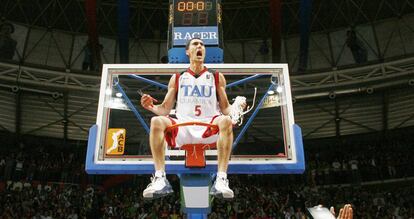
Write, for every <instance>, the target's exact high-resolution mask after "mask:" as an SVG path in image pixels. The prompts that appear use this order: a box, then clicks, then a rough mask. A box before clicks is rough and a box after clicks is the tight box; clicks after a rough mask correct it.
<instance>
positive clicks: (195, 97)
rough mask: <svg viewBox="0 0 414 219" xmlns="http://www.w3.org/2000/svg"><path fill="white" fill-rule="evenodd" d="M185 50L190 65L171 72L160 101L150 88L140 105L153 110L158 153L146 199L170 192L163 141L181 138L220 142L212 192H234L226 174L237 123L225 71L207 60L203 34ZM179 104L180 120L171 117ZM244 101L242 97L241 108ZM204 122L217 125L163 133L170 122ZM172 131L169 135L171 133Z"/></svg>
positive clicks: (177, 143)
mask: <svg viewBox="0 0 414 219" xmlns="http://www.w3.org/2000/svg"><path fill="white" fill-rule="evenodd" d="M185 52H186V55H187V56H188V58H189V60H190V67H189V68H188V69H187V70H186V71H185V72H183V73H181V74H176V75H173V76H172V77H171V79H170V81H169V83H168V92H167V94H166V96H165V98H164V101H163V102H162V103H161V104H158V105H154V103H156V102H157V101H156V100H155V99H154V98H152V97H151V96H150V95H148V94H144V95H142V97H141V105H142V106H143V107H144V108H145V109H147V110H149V111H151V112H153V113H155V114H156V115H158V116H154V117H152V119H151V128H150V137H149V138H150V139H149V143H150V147H151V153H152V157H153V159H154V167H155V176H154V177H153V178H152V179H151V180H152V181H151V183H150V184H149V185H148V187H147V188H146V189H145V190H144V192H143V196H144V198H147V199H152V198H158V197H162V196H165V195H168V194H170V193H172V192H173V191H172V188H171V185H170V184H169V182H168V180H167V179H166V177H165V154H164V150H165V149H164V145H165V141H167V142H168V143H169V144H170V145H172V146H175V147H180V146H182V145H183V144H199V143H205V144H209V143H214V142H217V151H218V156H217V159H218V168H217V169H218V172H217V177H216V180H215V183H214V185H213V187H212V188H211V190H210V194H211V195H214V196H216V197H221V198H226V199H227V198H229V199H231V198H233V197H234V194H233V191H232V190H231V189H230V188H229V182H228V180H227V166H228V163H229V158H230V153H231V146H232V144H233V129H232V128H233V124H232V120H231V118H230V117H229V116H228V115H229V113H230V110H231V105H230V104H229V101H228V99H227V94H226V91H225V88H226V80H225V78H224V76H223V74H221V73H219V72H213V71H211V70H209V69H207V68H206V67H205V66H204V58H205V55H206V49H205V47H204V43H203V41H202V40H201V39H199V38H193V39H191V40H189V41H188V42H187V44H186V51H185ZM174 104H176V116H177V120H175V119H172V118H170V117H168V114H169V113H170V111H171V109H172V108H173V106H174ZM245 107H246V103H245V102H244V103H242V108H245ZM196 121H197V122H205V123H211V124H214V125H217V126H218V128H219V130H212V129H209V128H206V127H203V126H201V127H195V126H191V127H189V126H185V127H179V128H178V130H177V131H176V135H174V136H169V138H165V136H164V131H165V129H166V128H167V127H169V126H171V125H173V124H175V123H182V122H196ZM167 137H168V136H167Z"/></svg>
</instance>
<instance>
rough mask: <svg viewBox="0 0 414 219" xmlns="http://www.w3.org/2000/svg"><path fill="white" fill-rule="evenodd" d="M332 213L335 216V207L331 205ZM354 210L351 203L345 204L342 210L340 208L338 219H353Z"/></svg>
mask: <svg viewBox="0 0 414 219" xmlns="http://www.w3.org/2000/svg"><path fill="white" fill-rule="evenodd" d="M330 211H331V213H332V214H333V215H334V216H335V209H334V208H333V207H331V209H330ZM353 213H354V212H353V210H352V206H351V205H350V204H346V205H344V207H343V208H341V210H339V214H338V217H337V218H338V219H352V218H353Z"/></svg>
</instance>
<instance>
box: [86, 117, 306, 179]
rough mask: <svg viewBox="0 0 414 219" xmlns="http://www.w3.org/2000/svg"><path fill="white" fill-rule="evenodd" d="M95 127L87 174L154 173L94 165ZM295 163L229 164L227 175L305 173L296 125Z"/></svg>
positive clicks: (142, 167)
mask: <svg viewBox="0 0 414 219" xmlns="http://www.w3.org/2000/svg"><path fill="white" fill-rule="evenodd" d="M97 130H98V127H97V125H94V126H92V127H91V128H90V130H89V139H88V150H87V153H86V166H85V167H86V172H87V173H89V174H151V173H154V165H152V164H99V165H98V164H95V163H94V160H93V158H94V153H95V145H96V144H95V143H96V142H95V141H96V132H97ZM293 130H294V136H295V143H296V157H297V163H294V164H257V165H253V164H231V165H229V168H228V173H229V174H301V173H303V172H304V171H305V156H304V154H303V142H302V133H301V129H300V127H299V126H298V125H296V124H294V127H293ZM137 163H138V162H137ZM166 172H167V173H171V174H180V173H186V174H196V173H204V174H210V173H215V172H217V165H207V166H206V167H205V168H200V169H189V168H186V167H185V166H184V164H168V165H166Z"/></svg>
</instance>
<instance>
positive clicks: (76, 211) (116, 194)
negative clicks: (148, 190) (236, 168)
mask: <svg viewBox="0 0 414 219" xmlns="http://www.w3.org/2000/svg"><path fill="white" fill-rule="evenodd" d="M140 178H141V179H144V178H146V176H141V177H140ZM274 180H277V177H275V176H256V175H254V176H246V175H244V176H233V177H231V181H232V182H233V184H232V187H233V189H234V190H235V194H236V198H235V199H234V200H232V201H226V200H222V199H214V200H213V204H212V212H211V213H210V215H209V218H253V219H256V218H257V219H265V218H283V219H285V218H289V219H290V218H294V219H296V218H298V219H302V218H306V208H307V207H311V206H315V205H319V204H322V205H325V206H328V207H329V206H335V207H336V208H337V209H339V208H340V207H341V206H343V204H344V203H348V202H350V203H352V204H353V208H354V218H401V219H402V218H414V186H412V185H406V186H403V185H401V184H392V185H377V186H371V187H354V186H344V187H336V186H333V187H308V186H304V185H294V186H284V187H275V186H274V185H273V184H272V182H274ZM139 181H140V183H137V184H134V185H132V184H131V183H127V185H123V186H122V187H117V188H112V189H107V190H105V189H103V188H102V187H97V186H87V187H86V188H81V187H80V186H79V185H70V184H54V183H49V184H45V185H43V184H36V183H33V182H32V183H30V182H22V181H18V182H14V183H11V182H10V183H8V184H7V185H6V186H5V188H4V189H3V191H2V192H1V194H0V212H2V213H1V215H0V217H1V218H5V219H8V218H30V219H37V218H39V219H44V218H48V219H49V218H69V219H76V218H125V219H128V218H183V217H184V215H183V214H182V213H181V212H180V207H181V203H180V198H179V190H177V189H176V190H175V193H174V194H173V195H171V196H167V197H165V198H162V199H158V200H154V201H144V200H143V199H142V197H141V192H142V190H143V189H144V186H145V183H146V182H143V181H145V180H139ZM141 181H142V183H141ZM173 182H176V181H173ZM264 182H266V183H264Z"/></svg>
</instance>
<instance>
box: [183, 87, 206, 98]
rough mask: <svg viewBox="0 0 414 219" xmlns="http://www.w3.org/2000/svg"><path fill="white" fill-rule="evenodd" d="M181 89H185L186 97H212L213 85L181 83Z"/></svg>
mask: <svg viewBox="0 0 414 219" xmlns="http://www.w3.org/2000/svg"><path fill="white" fill-rule="evenodd" d="M180 88H181V89H184V96H185V97H188V96H190V97H211V94H212V90H213V86H208V85H200V86H197V85H194V86H193V85H181V86H180Z"/></svg>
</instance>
